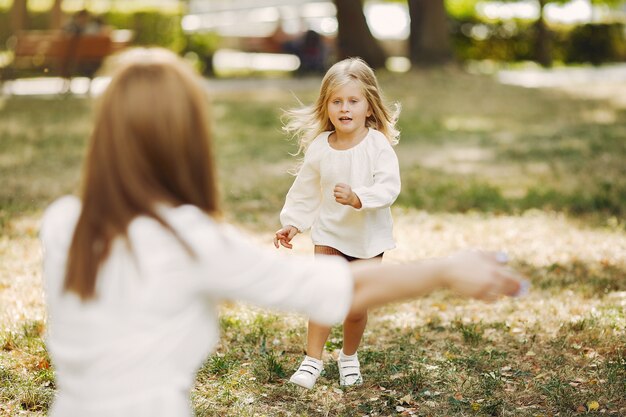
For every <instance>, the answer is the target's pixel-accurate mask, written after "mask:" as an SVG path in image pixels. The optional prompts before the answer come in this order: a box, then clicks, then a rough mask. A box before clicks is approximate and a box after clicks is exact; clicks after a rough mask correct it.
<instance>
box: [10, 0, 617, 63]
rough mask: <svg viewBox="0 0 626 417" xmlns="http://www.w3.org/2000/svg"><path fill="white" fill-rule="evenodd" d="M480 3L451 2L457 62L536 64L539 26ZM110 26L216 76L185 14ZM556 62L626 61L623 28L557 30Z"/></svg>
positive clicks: (204, 40)
mask: <svg viewBox="0 0 626 417" xmlns="http://www.w3.org/2000/svg"><path fill="white" fill-rule="evenodd" d="M475 3H476V1H475V0H447V1H446V7H447V9H448V13H449V16H450V31H451V36H452V43H453V46H454V49H455V53H456V56H457V58H458V59H459V60H460V61H465V60H485V59H487V60H493V61H505V62H516V61H527V60H532V58H533V42H534V40H535V32H534V22H532V21H528V20H521V19H511V20H506V21H488V20H481V19H480V18H479V17H478V16H477V15H476V13H475V10H474V6H475ZM103 17H104V19H105V21H106V22H107V23H108V24H109V25H111V26H112V27H113V28H116V29H130V30H132V31H133V32H134V43H135V44H137V45H158V46H163V47H166V48H169V49H172V50H173V51H175V52H177V53H182V54H191V55H192V58H193V60H194V61H195V62H196V63H197V66H198V69H199V70H200V71H202V72H204V73H211V72H212V68H211V57H212V55H213V52H214V51H215V50H216V49H217V48H218V46H219V41H220V38H219V36H218V35H217V34H214V33H205V34H191V35H189V34H185V33H184V32H183V31H182V28H181V25H180V21H181V15H180V13H173V12H163V11H157V10H145V11H139V12H131V13H129V12H122V11H116V10H113V11H109V12H107V13H105V14H104V15H103ZM9 19H10V18H9V11H8V10H3V9H0V50H1V49H5V48H6V47H7V46H6V44H7V42H6V41H7V39H8V38H9V36H10V24H9V23H10V21H9ZM48 21H49V16H48V13H47V12H41V11H31V12H30V13H29V21H28V27H29V29H33V30H36V29H46V28H47V27H48ZM550 30H551V33H552V53H553V59H554V60H555V61H557V62H563V63H567V64H569V63H575V64H578V63H591V64H594V65H598V64H601V63H605V62H619V61H624V60H626V36H625V35H624V33H625V28H624V24H622V23H594V24H585V25H552V26H551V27H550Z"/></svg>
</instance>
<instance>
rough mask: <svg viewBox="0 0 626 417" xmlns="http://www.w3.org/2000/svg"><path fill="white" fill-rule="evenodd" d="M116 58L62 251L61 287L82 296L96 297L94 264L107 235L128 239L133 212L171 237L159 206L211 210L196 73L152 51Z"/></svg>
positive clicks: (204, 115) (102, 255)
mask: <svg viewBox="0 0 626 417" xmlns="http://www.w3.org/2000/svg"><path fill="white" fill-rule="evenodd" d="M118 62H119V64H118V68H117V70H116V71H115V72H114V73H113V76H112V78H111V82H110V84H109V85H108V87H107V88H106V90H105V91H104V93H103V94H102V96H101V97H100V101H99V103H98V106H97V107H96V111H95V121H94V128H93V132H92V134H91V138H90V144H89V148H88V151H87V155H86V159H85V163H84V172H83V189H82V212H81V214H80V217H79V219H78V223H77V226H76V229H75V232H74V237H73V240H72V243H71V247H70V251H69V255H68V265H67V272H66V277H65V285H64V288H65V290H67V291H71V292H75V293H77V294H78V295H79V296H80V297H81V298H82V299H84V300H85V299H89V298H92V297H93V296H94V295H95V288H96V278H97V274H98V270H99V268H100V265H101V264H102V263H103V261H104V260H105V259H106V258H107V256H108V255H109V252H110V250H111V245H112V242H113V240H114V239H116V238H118V237H123V238H127V229H128V225H129V224H130V222H131V221H132V220H133V219H134V218H135V217H137V216H149V217H152V218H154V219H156V220H157V221H159V222H160V223H161V224H162V225H163V226H164V227H166V228H168V229H170V231H171V232H172V233H174V235H176V236H177V238H178V235H177V234H176V233H175V231H174V230H173V229H172V228H171V227H170V226H169V225H168V224H167V223H166V221H165V220H164V219H163V218H162V217H161V216H160V215H159V213H158V211H157V205H158V204H159V203H163V204H166V205H170V206H174V207H175V206H179V205H182V204H192V205H194V206H197V207H199V208H200V209H201V210H203V211H205V212H206V213H207V214H209V215H217V214H218V195H217V194H218V193H217V186H216V176H215V164H214V162H213V152H212V140H211V133H210V129H209V122H208V111H207V110H208V109H207V107H208V103H207V97H206V95H205V94H204V90H203V87H202V85H201V82H200V79H199V77H198V76H197V74H196V73H195V72H194V71H193V70H192V69H191V68H190V67H188V66H187V65H186V63H185V62H184V61H183V60H182V59H180V58H179V57H177V56H176V55H175V54H174V53H172V52H169V51H166V50H163V49H158V48H152V49H135V50H131V51H129V52H126V53H124V54H123V55H121V56H120V57H119V59H118ZM179 240H180V241H181V244H182V245H184V246H185V247H186V245H185V243H184V241H182V240H181V239H180V238H179Z"/></svg>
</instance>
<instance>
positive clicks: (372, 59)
mask: <svg viewBox="0 0 626 417" xmlns="http://www.w3.org/2000/svg"><path fill="white" fill-rule="evenodd" d="M334 2H335V7H336V8H337V23H338V26H339V27H338V30H337V49H338V55H339V56H338V58H339V59H343V58H347V57H353V56H358V57H361V58H363V59H364V60H365V61H366V62H367V63H368V64H369V65H370V66H371V67H372V68H382V67H384V66H385V61H386V60H387V55H386V53H385V51H384V50H383V48H382V47H381V46H380V44H379V43H378V41H377V40H376V38H374V36H373V35H372V32H371V31H370V29H369V27H368V26H367V21H366V20H365V14H364V13H363V3H362V1H361V0H334Z"/></svg>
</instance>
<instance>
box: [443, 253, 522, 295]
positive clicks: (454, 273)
mask: <svg viewBox="0 0 626 417" xmlns="http://www.w3.org/2000/svg"><path fill="white" fill-rule="evenodd" d="M500 255H501V254H499V253H491V252H480V251H464V252H459V253H457V254H454V255H452V256H450V257H449V258H446V259H445V260H443V262H444V265H443V268H444V273H443V275H444V279H445V281H446V283H447V286H448V287H449V288H450V289H452V290H453V291H455V292H457V293H460V294H462V295H465V296H469V297H474V298H478V299H481V300H487V301H493V300H495V299H497V298H498V297H500V296H502V295H508V296H516V295H519V294H520V290H521V289H522V287H523V286H524V285H525V284H526V285H527V284H528V282H527V281H526V280H525V279H524V278H523V277H522V276H520V275H519V274H517V273H516V272H515V271H513V270H512V269H510V268H507V267H506V265H504V263H505V262H506V261H504V262H503V260H502V259H501V256H500Z"/></svg>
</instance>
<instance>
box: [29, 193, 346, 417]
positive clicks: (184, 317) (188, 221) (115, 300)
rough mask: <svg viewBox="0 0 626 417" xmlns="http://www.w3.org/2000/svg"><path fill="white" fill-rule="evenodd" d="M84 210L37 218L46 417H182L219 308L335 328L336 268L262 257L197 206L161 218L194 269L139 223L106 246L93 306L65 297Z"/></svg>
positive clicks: (338, 305) (57, 206)
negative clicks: (47, 364) (53, 391)
mask: <svg viewBox="0 0 626 417" xmlns="http://www.w3.org/2000/svg"><path fill="white" fill-rule="evenodd" d="M80 211H81V203H80V201H79V200H78V199H77V198H75V197H63V198H61V199H59V200H57V201H56V202H55V203H53V204H52V205H51V206H50V207H49V208H48V210H47V211H46V213H45V214H44V218H43V224H42V229H41V240H42V244H43V248H44V280H45V289H46V301H47V306H48V334H47V341H46V342H47V346H48V350H49V353H50V356H51V358H52V363H53V366H54V369H55V371H56V380H57V395H56V398H55V400H54V402H53V405H52V409H51V412H50V415H51V416H55V417H79V416H80V417H105V416H107V417H110V416H116V417H126V416H128V417H131V416H132V417H143V416H146V417H148V416H150V417H159V416H163V417H165V416H171V417H174V416H176V417H179V416H191V415H192V412H191V407H190V400H189V394H190V391H191V389H192V387H193V383H194V378H195V373H196V371H197V369H198V368H199V367H200V366H201V364H202V362H203V361H204V360H205V359H206V357H207V355H208V354H209V353H210V352H211V351H212V350H213V349H214V348H215V345H216V343H217V341H218V337H219V324H218V313H217V309H216V307H217V306H218V304H219V303H220V302H221V301H222V300H240V301H244V302H250V303H254V304H257V305H260V306H265V307H272V308H277V309H283V310H292V311H297V312H301V313H303V314H305V315H307V316H310V317H311V318H312V319H314V320H315V321H317V322H320V323H326V324H328V325H331V324H334V323H338V322H341V321H342V320H343V319H344V317H345V316H346V314H347V312H348V310H349V307H350V304H351V299H352V289H353V282H352V278H351V275H350V272H349V269H348V267H347V264H346V262H344V261H343V260H341V259H340V258H338V257H328V259H321V260H316V261H315V263H313V260H312V258H300V257H296V256H289V257H287V256H285V255H282V254H280V253H278V252H274V249H273V248H272V249H269V248H268V249H267V250H264V249H260V248H258V247H257V246H255V245H252V244H250V243H249V241H248V239H247V238H246V237H244V236H243V235H242V234H241V233H240V232H238V231H236V230H235V229H234V228H232V227H229V226H227V225H224V224H221V223H218V222H216V221H215V220H213V219H212V218H211V217H210V216H208V215H206V214H205V213H203V212H202V211H200V210H199V209H198V208H197V207H193V206H181V207H177V208H165V207H162V208H161V213H162V215H163V216H164V219H165V220H166V221H167V222H168V223H169V224H170V225H171V226H172V227H173V228H174V229H175V230H176V232H177V233H178V234H179V236H180V238H182V239H183V240H184V241H185V242H187V244H188V245H189V246H190V247H191V249H192V250H193V252H194V253H195V258H192V257H190V255H189V254H188V252H186V251H185V249H184V248H183V247H182V246H181V245H180V243H179V241H178V240H177V238H175V237H174V236H173V235H172V233H171V232H170V231H168V230H167V229H166V228H164V227H163V226H161V225H160V224H159V223H158V222H157V221H155V220H153V219H150V218H146V217H139V218H136V219H135V220H133V221H132V222H131V224H130V226H129V229H128V237H129V241H128V243H126V242H125V241H123V240H122V239H119V240H117V241H115V242H114V245H113V247H112V251H111V253H110V255H109V257H108V258H107V260H106V261H105V263H104V264H103V265H102V267H101V269H100V271H99V274H98V279H97V286H96V297H95V299H92V300H89V301H86V302H83V301H81V300H80V299H79V297H78V296H77V295H75V294H74V293H68V292H65V291H64V290H63V282H64V274H65V269H66V260H67V255H68V250H69V246H70V243H71V240H72V236H73V232H74V228H75V225H76V222H77V219H78V216H79V214H80Z"/></svg>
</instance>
